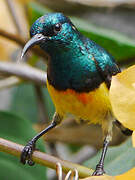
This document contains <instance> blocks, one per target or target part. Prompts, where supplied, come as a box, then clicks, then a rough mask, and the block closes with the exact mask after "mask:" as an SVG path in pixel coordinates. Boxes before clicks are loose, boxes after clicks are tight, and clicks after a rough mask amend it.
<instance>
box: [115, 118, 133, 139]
mask: <svg viewBox="0 0 135 180" xmlns="http://www.w3.org/2000/svg"><path fill="white" fill-rule="evenodd" d="M114 124H116V126H117V127H118V128H120V129H121V132H122V133H123V134H124V135H126V136H131V135H132V132H133V131H131V130H130V129H128V128H125V127H124V126H123V125H122V124H121V123H120V122H119V121H118V120H115V121H114Z"/></svg>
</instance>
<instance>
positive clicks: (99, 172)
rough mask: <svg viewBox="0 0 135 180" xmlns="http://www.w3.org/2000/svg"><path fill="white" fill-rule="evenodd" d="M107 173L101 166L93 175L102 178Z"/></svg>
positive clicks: (97, 167) (98, 166)
mask: <svg viewBox="0 0 135 180" xmlns="http://www.w3.org/2000/svg"><path fill="white" fill-rule="evenodd" d="M104 173H105V171H104V168H103V167H102V166H101V165H97V166H96V170H95V171H94V173H93V174H92V176H101V175H103V174H104Z"/></svg>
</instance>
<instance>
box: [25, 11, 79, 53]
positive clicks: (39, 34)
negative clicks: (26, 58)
mask: <svg viewBox="0 0 135 180" xmlns="http://www.w3.org/2000/svg"><path fill="white" fill-rule="evenodd" d="M78 33H79V32H78V31H77V29H76V28H75V26H74V25H73V24H72V22H71V21H70V19H69V18H68V17H66V16H64V15H63V14H62V13H49V14H46V15H44V16H42V17H40V18H39V19H37V20H36V21H35V22H34V24H33V25H32V26H31V29H30V36H31V38H32V39H31V40H30V41H29V42H28V43H27V44H26V46H25V48H24V51H23V55H24V53H25V52H26V51H27V50H28V49H29V48H30V47H31V46H33V45H35V44H39V45H40V46H41V48H43V49H44V50H46V51H47V52H48V51H49V54H50V50H51V49H50V48H51V47H53V49H55V48H57V49H61V47H63V48H64V47H67V48H68V46H69V45H70V44H71V43H72V42H73V39H74V34H76V35H77V34H78ZM46 42H47V43H46Z"/></svg>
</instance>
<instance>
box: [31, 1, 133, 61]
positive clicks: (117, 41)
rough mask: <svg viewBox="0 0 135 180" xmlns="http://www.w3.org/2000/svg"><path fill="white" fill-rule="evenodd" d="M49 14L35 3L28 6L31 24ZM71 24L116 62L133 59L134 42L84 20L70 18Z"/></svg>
mask: <svg viewBox="0 0 135 180" xmlns="http://www.w3.org/2000/svg"><path fill="white" fill-rule="evenodd" d="M48 12H51V10H50V9H47V8H45V7H43V6H39V5H38V4H37V3H30V4H29V11H28V13H29V18H30V24H32V23H33V22H34V21H35V20H36V19H37V18H38V17H40V16H42V15H44V14H46V13H48ZM71 19H72V21H73V23H74V24H75V25H76V27H77V28H78V29H79V31H81V32H82V33H83V34H84V35H85V36H87V37H89V38H90V39H92V40H94V41H95V42H96V43H98V44H99V45H101V46H102V47H104V48H105V49H106V50H108V51H109V52H110V53H111V54H112V55H113V56H114V57H115V59H116V60H117V61H122V60H125V59H129V58H133V57H135V40H134V39H132V38H129V37H127V36H126V35H124V34H121V33H118V32H116V31H113V30H110V29H105V28H101V27H99V26H95V25H94V24H91V23H90V22H87V21H85V20H82V19H79V18H75V17H71Z"/></svg>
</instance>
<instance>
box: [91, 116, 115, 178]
mask: <svg viewBox="0 0 135 180" xmlns="http://www.w3.org/2000/svg"><path fill="white" fill-rule="evenodd" d="M106 119H109V120H108V121H105V122H104V124H103V125H102V128H103V133H104V137H105V138H104V143H103V150H102V154H101V158H100V161H99V163H98V164H97V166H96V169H95V171H94V173H93V174H92V175H93V176H101V175H103V174H104V173H105V171H104V160H105V155H106V152H107V148H108V145H109V143H110V141H111V140H112V127H113V125H112V122H113V118H112V117H111V118H106Z"/></svg>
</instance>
